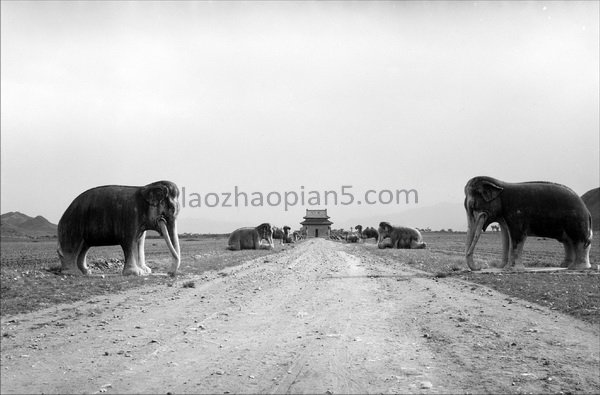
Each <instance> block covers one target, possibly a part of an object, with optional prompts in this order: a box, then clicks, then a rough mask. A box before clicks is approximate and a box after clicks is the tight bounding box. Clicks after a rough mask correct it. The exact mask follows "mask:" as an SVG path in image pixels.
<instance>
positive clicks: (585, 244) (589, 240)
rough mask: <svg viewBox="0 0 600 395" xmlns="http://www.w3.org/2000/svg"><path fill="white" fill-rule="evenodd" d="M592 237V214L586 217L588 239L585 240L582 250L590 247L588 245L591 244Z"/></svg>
mask: <svg viewBox="0 0 600 395" xmlns="http://www.w3.org/2000/svg"><path fill="white" fill-rule="evenodd" d="M593 235H594V232H592V214H591V213H590V214H589V216H588V237H587V239H586V240H585V243H584V244H583V247H584V248H588V247H589V246H590V244H592V237H593Z"/></svg>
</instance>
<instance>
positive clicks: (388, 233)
mask: <svg viewBox="0 0 600 395" xmlns="http://www.w3.org/2000/svg"><path fill="white" fill-rule="evenodd" d="M378 232H379V240H378V241H377V244H382V245H383V243H382V242H383V241H384V239H386V238H388V237H389V239H390V244H391V246H390V248H412V249H420V248H425V247H426V246H427V244H425V242H424V241H423V236H421V232H419V231H418V230H416V229H415V228H409V227H405V226H392V225H390V223H389V222H381V223H380V224H379V231H378ZM380 248H385V247H380Z"/></svg>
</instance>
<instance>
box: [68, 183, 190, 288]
mask: <svg viewBox="0 0 600 395" xmlns="http://www.w3.org/2000/svg"><path fill="white" fill-rule="evenodd" d="M178 198H179V189H178V188H177V185H175V184H174V183H172V182H170V181H158V182H154V183H152V184H148V185H146V186H123V185H106V186H101V187H96V188H92V189H89V190H87V191H85V192H83V193H82V194H81V195H79V196H77V197H76V198H75V200H73V202H72V203H71V204H70V205H69V207H68V208H67V210H66V211H65V212H64V214H63V215H62V217H61V219H60V221H59V222H58V250H57V252H58V256H59V258H60V262H61V271H62V272H67V273H68V272H76V270H77V268H78V269H79V270H80V271H81V272H82V273H83V274H88V273H89V269H88V266H87V262H86V255H87V252H88V250H89V249H90V247H96V246H110V245H120V246H121V248H122V249H123V253H124V255H125V265H124V268H123V275H129V274H133V275H138V276H139V275H143V274H149V273H150V272H151V271H152V270H151V269H150V268H149V267H148V266H146V261H145V256H144V244H145V238H146V231H147V230H154V231H156V232H158V233H159V234H160V235H161V236H162V237H163V238H164V239H165V242H166V243H167V247H168V248H169V251H170V252H171V255H172V256H173V263H172V264H171V269H170V270H169V274H170V275H171V276H175V274H176V273H177V269H178V268H179V264H180V262H181V258H180V256H181V251H180V248H179V236H178V235H177V222H176V219H177V214H178V212H179V203H178V200H177V199H178Z"/></svg>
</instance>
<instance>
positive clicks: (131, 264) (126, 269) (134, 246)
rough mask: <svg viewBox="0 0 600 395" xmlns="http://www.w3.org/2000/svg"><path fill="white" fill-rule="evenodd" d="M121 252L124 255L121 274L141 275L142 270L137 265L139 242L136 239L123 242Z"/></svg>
mask: <svg viewBox="0 0 600 395" xmlns="http://www.w3.org/2000/svg"><path fill="white" fill-rule="evenodd" d="M121 247H122V248H123V254H124V255H125V264H124V266H123V275H124V276H128V275H133V276H141V275H142V274H144V271H143V270H142V269H141V268H140V267H139V266H138V259H139V256H138V254H139V242H138V240H136V241H133V242H131V243H127V244H123V245H122V246H121Z"/></svg>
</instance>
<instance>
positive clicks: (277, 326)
mask: <svg viewBox="0 0 600 395" xmlns="http://www.w3.org/2000/svg"><path fill="white" fill-rule="evenodd" d="M371 249H373V250H374V251H371ZM375 250H376V247H375V246H374V245H365V246H362V247H361V248H358V247H357V246H355V245H350V244H341V243H334V242H330V241H326V240H322V239H317V240H314V239H313V240H308V241H306V242H303V243H300V244H298V245H297V246H296V247H295V248H292V249H287V250H285V251H282V252H280V253H277V254H272V255H266V256H260V257H258V258H255V259H253V260H250V261H248V262H246V263H244V264H243V265H240V266H235V267H230V268H227V269H225V270H222V271H220V272H214V271H213V272H209V273H208V274H204V275H196V276H194V277H186V278H185V280H183V279H180V280H177V281H176V282H175V284H174V285H173V286H172V287H166V286H164V284H163V285H155V284H149V285H148V286H144V287H141V288H136V289H133V290H128V291H126V292H123V293H119V294H116V295H103V296H96V297H94V298H93V299H91V300H87V301H83V302H75V303H71V304H64V305H59V306H56V307H50V308H45V309H42V310H38V311H35V312H32V313H27V314H20V315H16V316H8V317H2V321H1V325H2V331H3V333H10V334H11V335H10V336H7V337H3V338H2V346H1V354H2V355H1V357H2V358H1V373H2V380H1V385H0V391H1V392H2V393H101V392H104V393H167V392H171V393H327V392H329V393H334V394H335V393H529V392H531V393H559V392H564V393H598V392H599V391H600V355H599V354H600V330H599V328H598V326H597V325H592V324H589V323H586V322H584V321H580V320H577V319H576V318H573V317H571V316H567V315H563V314H561V313H559V312H557V311H555V310H550V309H547V308H545V307H541V306H539V305H536V304H533V303H530V302H525V301H523V300H520V299H516V298H513V297H508V296H506V295H504V294H501V293H498V292H496V291H493V290H491V289H489V288H486V287H483V286H477V285H474V284H472V283H468V282H465V281H463V280H461V279H458V278H453V277H448V278H435V277H433V276H431V274H427V273H425V272H421V271H419V270H417V269H415V268H413V267H411V266H409V265H406V264H399V265H395V266H394V265H390V263H389V261H387V260H386V259H385V258H384V257H382V256H380V255H378V254H380V253H381V252H378V253H376V251H375ZM190 278H191V279H192V280H193V281H194V282H195V285H196V286H195V288H184V287H182V284H180V283H181V282H183V281H190Z"/></svg>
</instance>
